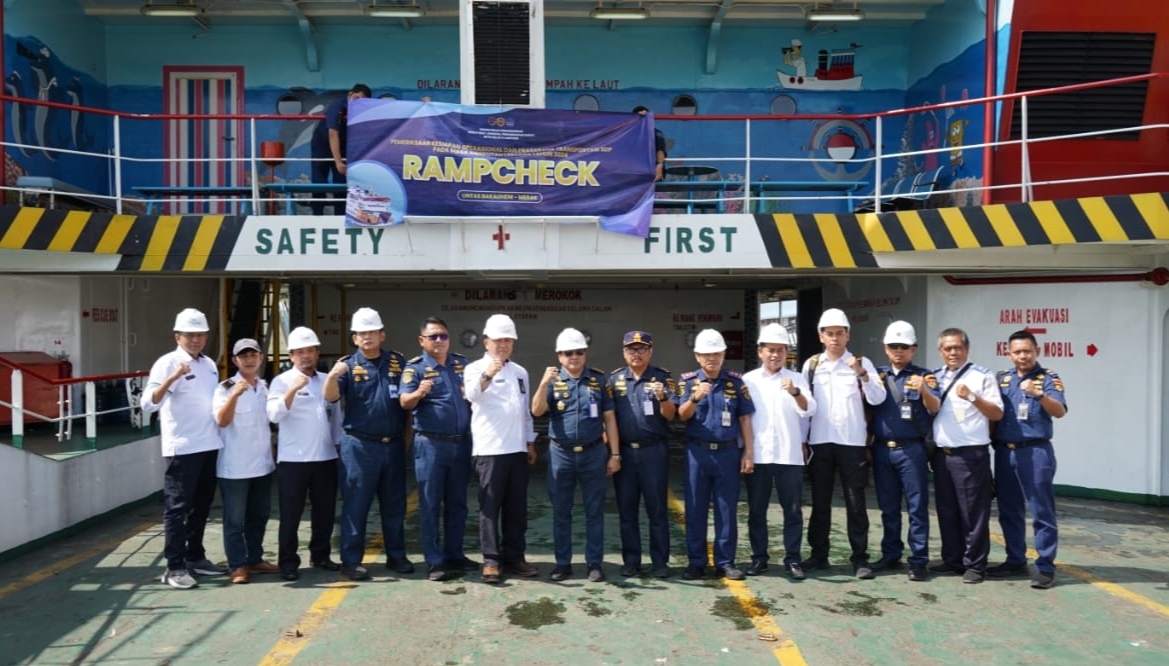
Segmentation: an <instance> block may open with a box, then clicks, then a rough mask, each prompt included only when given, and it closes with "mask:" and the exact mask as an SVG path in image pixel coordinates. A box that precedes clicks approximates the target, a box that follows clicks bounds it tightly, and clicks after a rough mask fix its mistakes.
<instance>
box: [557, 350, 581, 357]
mask: <svg viewBox="0 0 1169 666" xmlns="http://www.w3.org/2000/svg"><path fill="white" fill-rule="evenodd" d="M587 351H588V350H586V349H569V350H568V351H562V352H560V353H561V354H564V355H565V356H584V355H585V353H586V352H587Z"/></svg>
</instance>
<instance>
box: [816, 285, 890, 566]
mask: <svg viewBox="0 0 1169 666" xmlns="http://www.w3.org/2000/svg"><path fill="white" fill-rule="evenodd" d="M817 328H818V329H819V330H820V342H821V343H822V344H823V345H824V353H823V354H817V355H815V356H812V357H811V358H809V359H808V360H807V361H805V362H804V371H803V374H804V376H805V377H810V378H811V379H810V380H809V382H808V384H809V389H810V390H811V393H812V395H813V397H815V399H816V413H815V414H813V415H812V422H811V428H810V430H809V433H808V444H809V447H810V450H809V452H808V455H809V460H808V471H809V472H810V474H811V477H812V516H811V518H809V519H808V545H809V546H811V549H812V554H811V556H810V557H809V558H808V559H806V560H804V561H803V563H802V566H803V568H804V569H826V568H828V566H829V563H828V533H829V532H830V531H831V529H832V492H833V490H834V488H833V486H834V485H835V477H836V475H837V474H839V475H840V485H841V486H843V487H844V507H845V512H846V515H847V520H848V523H847V525H848V544H849V546H850V547H851V549H852V556H851V557H850V558H849V560H850V561H851V562H852V566H853V572H854V573H855V574H856V577H857V578H861V579H870V578H872V577H873V569H872V566H871V565H870V564H869V552H868V551H869V514H868V512H867V510H866V508H865V487H866V486H867V485H868V483H869V466H870V465H869V450H868V439H869V436H868V431H867V426H866V424H865V403H866V402H867V403H868V404H870V405H879V404H881V403H882V402H884V401H885V393H886V391H885V385H884V384H882V383H881V382H880V380H878V379H877V369H876V368H874V367H873V364H872V362H870V361H869V359H867V358H862V357H857V356H854V355H853V354H852V352H850V351H849V350H848V341H849V330H850V327H849V323H848V317H847V316H845V314H844V312H842V311H840V310H838V309H836V308H831V309H829V310H825V311H824V314H822V315H820V323H819V325H818V326H817Z"/></svg>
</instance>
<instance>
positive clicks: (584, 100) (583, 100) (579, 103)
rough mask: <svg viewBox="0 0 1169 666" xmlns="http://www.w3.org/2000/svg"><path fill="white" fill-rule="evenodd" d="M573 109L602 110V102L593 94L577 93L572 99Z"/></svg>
mask: <svg viewBox="0 0 1169 666" xmlns="http://www.w3.org/2000/svg"><path fill="white" fill-rule="evenodd" d="M572 110H573V111H600V110H601V103H600V102H598V101H597V98H596V97H593V96H592V95H577V98H576V99H574V100H573V101H572Z"/></svg>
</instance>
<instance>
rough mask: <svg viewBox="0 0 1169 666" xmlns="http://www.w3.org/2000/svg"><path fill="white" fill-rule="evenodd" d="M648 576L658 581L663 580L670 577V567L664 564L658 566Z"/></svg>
mask: <svg viewBox="0 0 1169 666" xmlns="http://www.w3.org/2000/svg"><path fill="white" fill-rule="evenodd" d="M650 575H651V576H653V577H654V578H657V579H659V580H664V579H666V578H669V577H670V567H668V566H666V565H664V564H659V565H657V566H655V567H654V568H653V571H652V572H650Z"/></svg>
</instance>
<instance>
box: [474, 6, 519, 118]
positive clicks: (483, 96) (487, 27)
mask: <svg viewBox="0 0 1169 666" xmlns="http://www.w3.org/2000/svg"><path fill="white" fill-rule="evenodd" d="M531 10H532V7H531V5H529V4H528V3H526V2H476V3H474V5H473V6H472V14H471V16H472V19H473V25H474V29H473V31H474V40H473V41H474V49H475V103H476V104H498V105H520V106H527V105H529V104H531V102H532V90H531V66H530V58H531V48H530V35H529V22H530V19H529V14H530V13H531Z"/></svg>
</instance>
